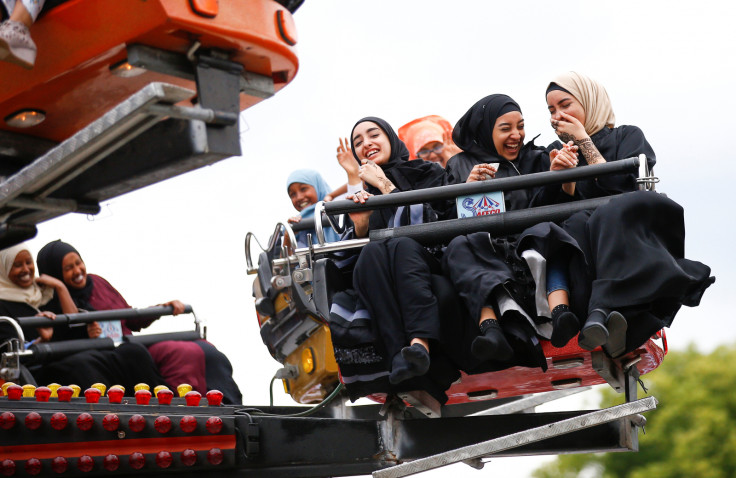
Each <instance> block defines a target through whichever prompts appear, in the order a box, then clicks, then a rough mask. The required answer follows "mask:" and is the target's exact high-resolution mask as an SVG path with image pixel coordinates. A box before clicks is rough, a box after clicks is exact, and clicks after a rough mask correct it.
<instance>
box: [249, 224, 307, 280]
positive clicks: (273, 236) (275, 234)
mask: <svg viewBox="0 0 736 478" xmlns="http://www.w3.org/2000/svg"><path fill="white" fill-rule="evenodd" d="M281 229H283V230H284V233H285V234H286V237H287V238H288V239H289V243H290V244H292V246H291V247H292V248H294V247H296V236H295V235H294V230H293V229H292V228H291V225H290V224H288V223H283V222H279V223H277V224H276V227H275V228H274V230H273V234H271V239H270V240H269V242H268V246H266V248H264V247H263V246H262V245H261V242H260V241H259V240H258V238H257V237H256V236H255V234H253V233H252V232H249V233H248V234H246V235H245V265H246V272H247V273H248V274H255V273H256V272H258V267H254V266H253V257H252V256H251V253H250V246H251V240H253V239H255V240H256V244H258V247H260V249H261V250H262V251H263V252H270V251H273V250H274V248H275V247H276V245H277V244H278V240H279V234H280V233H281Z"/></svg>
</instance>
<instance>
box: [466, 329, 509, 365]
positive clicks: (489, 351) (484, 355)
mask: <svg viewBox="0 0 736 478" xmlns="http://www.w3.org/2000/svg"><path fill="white" fill-rule="evenodd" d="M480 329H481V335H479V336H478V337H476V338H475V339H474V340H473V343H472V344H471V345H470V351H471V352H472V353H473V355H474V356H475V358H477V359H479V360H483V361H486V360H497V361H499V362H505V361H507V360H511V358H512V357H513V356H514V350H513V349H512V348H511V345H509V342H508V340H506V336H505V335H504V334H503V331H502V330H501V326H500V325H499V324H498V320H494V319H488V320H484V321H483V323H482V324H481V325H480Z"/></svg>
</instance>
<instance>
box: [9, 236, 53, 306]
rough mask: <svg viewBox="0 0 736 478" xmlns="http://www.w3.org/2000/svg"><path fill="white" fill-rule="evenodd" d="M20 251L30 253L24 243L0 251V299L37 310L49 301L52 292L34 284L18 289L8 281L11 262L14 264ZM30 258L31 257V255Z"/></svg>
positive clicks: (11, 266)
mask: <svg viewBox="0 0 736 478" xmlns="http://www.w3.org/2000/svg"><path fill="white" fill-rule="evenodd" d="M21 251H28V253H29V254H30V253H31V251H30V249H29V248H28V245H27V244H25V243H23V244H18V245H17V246H13V247H10V248H8V249H4V250H2V251H0V299H3V300H8V301H11V302H21V303H24V304H28V305H30V306H31V307H33V308H34V309H36V310H38V308H39V307H41V306H42V305H44V304H46V303H47V302H48V301H50V300H51V298H52V297H53V296H54V291H53V289H50V288H48V287H43V286H40V285H38V284H36V283H35V282H34V283H33V285H31V286H30V287H26V288H23V287H18V286H17V285H16V284H15V283H14V282H13V281H11V280H10V278H9V277H8V276H9V275H10V270H11V269H12V268H13V262H15V258H16V257H17V256H18V254H19V253H20V252H21ZM32 257H33V255H31V258H32Z"/></svg>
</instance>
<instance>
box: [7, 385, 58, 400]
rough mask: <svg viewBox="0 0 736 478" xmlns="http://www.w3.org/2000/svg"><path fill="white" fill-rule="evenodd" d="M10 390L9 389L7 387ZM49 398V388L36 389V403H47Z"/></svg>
mask: <svg viewBox="0 0 736 478" xmlns="http://www.w3.org/2000/svg"><path fill="white" fill-rule="evenodd" d="M8 390H10V387H8ZM50 397H51V389H50V388H49V387H38V388H37V389H36V401H37V402H48V401H49V398H50Z"/></svg>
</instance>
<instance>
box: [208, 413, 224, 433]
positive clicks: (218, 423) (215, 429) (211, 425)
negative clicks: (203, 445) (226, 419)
mask: <svg viewBox="0 0 736 478" xmlns="http://www.w3.org/2000/svg"><path fill="white" fill-rule="evenodd" d="M205 427H207V431H208V432H210V433H212V434H213V435H214V434H217V433H220V431H221V430H222V418H220V417H209V418H208V419H207V423H206V424H205Z"/></svg>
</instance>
